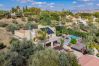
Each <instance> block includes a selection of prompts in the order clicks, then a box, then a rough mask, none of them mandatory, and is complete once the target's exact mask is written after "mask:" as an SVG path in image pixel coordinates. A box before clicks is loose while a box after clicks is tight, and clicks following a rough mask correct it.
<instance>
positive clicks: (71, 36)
mask: <svg viewBox="0 0 99 66" xmlns="http://www.w3.org/2000/svg"><path fill="white" fill-rule="evenodd" d="M69 37H70V38H72V39H79V37H77V36H74V35H70V36H69Z"/></svg>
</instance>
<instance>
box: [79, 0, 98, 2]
mask: <svg viewBox="0 0 99 66" xmlns="http://www.w3.org/2000/svg"><path fill="white" fill-rule="evenodd" d="M78 1H83V2H91V1H96V0H78Z"/></svg>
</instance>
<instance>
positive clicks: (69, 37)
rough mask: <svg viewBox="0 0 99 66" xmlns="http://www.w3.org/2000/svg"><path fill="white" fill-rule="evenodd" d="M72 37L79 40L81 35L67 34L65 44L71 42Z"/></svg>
mask: <svg viewBox="0 0 99 66" xmlns="http://www.w3.org/2000/svg"><path fill="white" fill-rule="evenodd" d="M71 39H76V40H78V39H79V37H78V36H75V35H68V36H66V38H65V41H64V44H65V45H69V44H70V42H71Z"/></svg>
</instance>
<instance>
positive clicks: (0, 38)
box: [0, 28, 12, 46]
mask: <svg viewBox="0 0 99 66" xmlns="http://www.w3.org/2000/svg"><path fill="white" fill-rule="evenodd" d="M11 37H12V35H11V33H9V32H7V31H6V29H5V28H0V42H3V43H4V44H5V45H6V46H10V44H9V41H10V40H11Z"/></svg>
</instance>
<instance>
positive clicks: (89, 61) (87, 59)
mask: <svg viewBox="0 0 99 66" xmlns="http://www.w3.org/2000/svg"><path fill="white" fill-rule="evenodd" d="M79 63H80V64H81V66H99V58H97V57H94V56H91V55H83V56H82V57H80V58H79Z"/></svg>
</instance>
